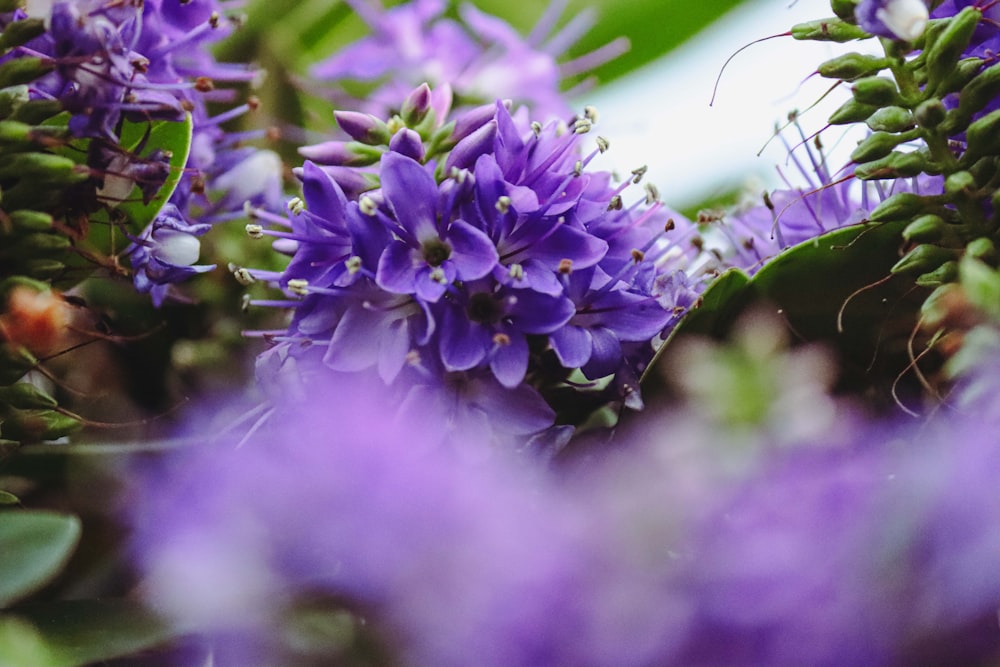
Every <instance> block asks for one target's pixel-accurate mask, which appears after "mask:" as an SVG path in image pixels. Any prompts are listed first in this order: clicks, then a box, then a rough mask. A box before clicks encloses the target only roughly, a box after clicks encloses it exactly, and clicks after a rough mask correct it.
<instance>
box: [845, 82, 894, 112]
mask: <svg viewBox="0 0 1000 667" xmlns="http://www.w3.org/2000/svg"><path fill="white" fill-rule="evenodd" d="M851 92H852V93H854V99H855V100H857V101H858V102H860V103H861V104H871V105H873V106H877V107H884V106H888V105H890V104H898V103H899V101H900V97H899V91H898V90H897V89H896V82H895V81H893V80H892V79H887V78H885V77H881V76H869V77H865V78H863V79H858V80H857V81H855V82H854V85H852V86H851Z"/></svg>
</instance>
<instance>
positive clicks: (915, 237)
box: [903, 214, 950, 243]
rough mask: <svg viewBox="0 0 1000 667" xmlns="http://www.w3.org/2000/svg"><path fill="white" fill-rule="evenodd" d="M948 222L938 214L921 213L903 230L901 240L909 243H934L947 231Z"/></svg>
mask: <svg viewBox="0 0 1000 667" xmlns="http://www.w3.org/2000/svg"><path fill="white" fill-rule="evenodd" d="M949 231H950V230H949V226H948V223H946V222H945V221H944V220H943V219H941V217H940V216H937V215H933V214H928V215H922V216H920V217H919V218H917V219H916V220H914V221H913V222H911V223H910V224H908V225H907V226H906V229H904V230H903V240H905V241H909V242H911V243H934V242H936V241H940V240H941V239H942V238H944V237H945V235H946V234H947V233H948V232H949Z"/></svg>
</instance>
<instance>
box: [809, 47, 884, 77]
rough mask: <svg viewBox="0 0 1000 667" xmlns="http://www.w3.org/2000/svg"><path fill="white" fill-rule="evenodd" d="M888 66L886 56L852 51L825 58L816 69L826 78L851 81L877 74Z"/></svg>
mask: <svg viewBox="0 0 1000 667" xmlns="http://www.w3.org/2000/svg"><path fill="white" fill-rule="evenodd" d="M888 66H889V61H888V60H887V59H886V58H879V57H877V56H869V55H864V54H861V53H856V52H852V53H845V54H844V55H842V56H837V57H836V58H833V59H832V60H827V61H826V62H825V63H823V64H821V65H820V66H819V68H817V70H816V71H817V72H819V75H820V76H822V77H825V78H827V79H843V80H845V81H851V80H853V79H857V78H859V77H862V76H869V75H872V74H877V73H878V72H880V71H882V70H883V69H885V68H886V67H888Z"/></svg>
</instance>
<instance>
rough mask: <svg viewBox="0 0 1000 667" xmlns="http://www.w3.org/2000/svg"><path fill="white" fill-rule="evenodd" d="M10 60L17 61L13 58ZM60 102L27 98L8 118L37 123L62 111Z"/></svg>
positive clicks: (30, 123) (31, 123) (32, 123)
mask: <svg viewBox="0 0 1000 667" xmlns="http://www.w3.org/2000/svg"><path fill="white" fill-rule="evenodd" d="M11 62H17V61H16V60H13V61H11ZM62 110H63V109H62V103H60V102H59V100H29V101H27V102H25V103H24V104H21V105H18V107H17V108H16V109H15V110H14V111H13V113H11V114H10V120H19V121H21V122H22V123H27V124H28V125H38V124H39V123H41V122H43V121H46V120H48V119H49V118H52V116H55V115H56V114H58V113H60V112H61V111H62Z"/></svg>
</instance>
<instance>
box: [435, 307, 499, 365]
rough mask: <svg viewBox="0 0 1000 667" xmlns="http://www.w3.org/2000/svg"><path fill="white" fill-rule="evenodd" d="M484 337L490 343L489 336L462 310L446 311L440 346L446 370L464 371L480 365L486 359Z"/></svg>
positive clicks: (442, 324)
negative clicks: (465, 315)
mask: <svg viewBox="0 0 1000 667" xmlns="http://www.w3.org/2000/svg"><path fill="white" fill-rule="evenodd" d="M484 337H485V338H486V342H488V341H489V334H488V333H487V332H485V331H483V328H482V326H481V325H474V324H473V323H472V322H470V321H469V320H467V319H466V318H465V317H464V314H463V313H462V312H461V309H460V308H448V309H446V310H445V313H444V318H443V320H442V322H441V338H440V344H439V346H438V349H439V350H440V352H441V361H442V362H443V363H444V366H445V368H447V369H448V370H449V371H464V370H468V369H470V368H474V367H475V366H477V365H479V362H481V361H482V360H483V359H484V358H485V357H486V349H487V348H486V346H485V345H484V344H483V343H484V341H483V338H484Z"/></svg>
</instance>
